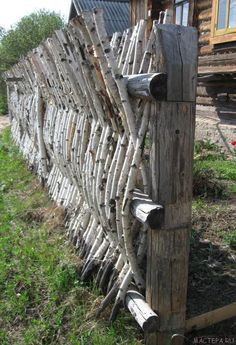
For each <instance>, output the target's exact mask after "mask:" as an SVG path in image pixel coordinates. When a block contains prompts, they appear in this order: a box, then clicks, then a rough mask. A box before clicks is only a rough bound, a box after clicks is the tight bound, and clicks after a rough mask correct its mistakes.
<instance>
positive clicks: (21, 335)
mask: <svg viewBox="0 0 236 345" xmlns="http://www.w3.org/2000/svg"><path fill="white" fill-rule="evenodd" d="M61 223H62V213H61V211H60V210H58V209H57V208H56V207H55V206H54V205H53V204H52V203H51V202H50V201H49V200H48V198H47V195H46V192H45V191H44V190H43V189H42V188H41V187H40V186H39V183H38V182H37V180H36V178H35V177H34V176H33V175H32V174H31V173H30V172H29V171H28V170H27V168H26V166H25V163H24V161H23V159H22V157H21V155H20V154H19V153H18V150H17V149H16V148H15V147H14V146H13V145H12V143H11V140H10V133H9V130H6V131H5V132H4V133H3V135H2V136H0V344H1V345H10V344H14V345H21V344H24V345H28V344H29V345H36V344H63V345H102V344H106V345H112V344H114V345H116V344H124V345H125V344H127V345H136V344H141V342H140V341H138V340H137V338H136V335H137V334H139V332H138V330H137V328H136V326H135V324H134V322H133V320H132V319H131V317H130V316H129V314H125V313H123V314H122V315H121V316H120V317H119V319H118V320H117V321H116V322H115V324H114V325H109V324H108V323H107V322H106V321H105V320H103V319H99V320H96V319H95V317H94V316H93V315H94V311H95V310H96V308H97V306H98V302H99V301H100V300H101V296H100V295H99V292H98V291H97V290H96V288H94V286H93V285H91V286H87V285H85V284H83V283H81V282H80V280H79V277H78V260H79V259H78V257H77V256H76V254H75V253H74V251H73V248H71V247H70V246H69V245H66V244H65V237H64V229H62V228H61V225H60V224H61ZM89 314H91V315H90V316H89Z"/></svg>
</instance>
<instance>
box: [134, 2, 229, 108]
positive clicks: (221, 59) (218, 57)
mask: <svg viewBox="0 0 236 345" xmlns="http://www.w3.org/2000/svg"><path fill="white" fill-rule="evenodd" d="M190 2H191V5H192V6H191V8H192V10H193V13H192V18H190V21H191V23H192V25H193V26H195V27H196V28H197V30H198V47H199V69H198V72H199V74H202V75H211V74H213V76H212V78H211V79H208V81H203V80H202V81H201V82H199V87H198V89H197V104H199V105H204V106H211V109H212V110H213V108H212V107H214V108H215V110H217V111H220V110H221V109H227V108H228V109H233V108H234V107H235V105H236V103H235V101H236V93H235V90H236V77H235V75H236V39H235V42H229V43H227V42H225V43H223V44H220V45H219V44H215V45H213V44H212V42H211V19H212V6H213V2H214V0H190ZM142 3H143V1H140V0H134V1H133V3H132V11H133V12H135V9H138V8H140V6H141V4H142ZM166 9H172V10H173V1H170V0H161V1H160V0H150V1H149V6H148V10H149V11H151V12H150V13H151V18H152V20H156V19H159V14H160V11H165V10H166ZM144 15H145V16H146V14H144ZM139 19H140V17H139ZM134 23H135V21H134ZM235 37H236V35H235ZM216 74H217V75H216ZM223 74H227V76H228V77H227V78H223V77H222V75H223ZM219 83H220V86H219Z"/></svg>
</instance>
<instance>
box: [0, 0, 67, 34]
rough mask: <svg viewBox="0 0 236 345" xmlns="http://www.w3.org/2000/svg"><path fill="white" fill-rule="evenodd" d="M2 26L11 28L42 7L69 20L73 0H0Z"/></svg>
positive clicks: (0, 23)
mask: <svg viewBox="0 0 236 345" xmlns="http://www.w3.org/2000/svg"><path fill="white" fill-rule="evenodd" d="M0 4H1V5H0V26H2V27H3V28H4V29H6V30H9V29H10V27H11V26H12V25H14V24H16V23H17V22H18V21H19V20H20V19H21V18H22V17H23V16H26V15H28V14H31V13H32V12H35V11H37V10H40V9H46V10H50V11H55V12H57V13H59V14H60V15H62V16H63V17H64V18H65V20H66V21H67V19H68V15H69V11H70V4H71V0H0Z"/></svg>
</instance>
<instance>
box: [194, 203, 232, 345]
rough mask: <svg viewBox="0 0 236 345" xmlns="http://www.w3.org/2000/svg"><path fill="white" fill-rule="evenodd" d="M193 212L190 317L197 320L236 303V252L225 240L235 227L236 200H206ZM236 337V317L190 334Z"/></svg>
mask: <svg viewBox="0 0 236 345" xmlns="http://www.w3.org/2000/svg"><path fill="white" fill-rule="evenodd" d="M205 203H206V204H205V206H204V207H203V208H200V209H199V210H198V209H194V210H193V222H192V227H193V232H192V238H191V250H190V258H189V282H188V305H187V317H188V318H190V317H194V316H197V315H201V314H203V313H206V312H209V311H211V310H214V309H217V308H220V307H223V306H225V305H227V304H230V303H233V302H235V301H236V251H235V250H233V249H231V248H230V247H229V246H228V245H227V244H226V243H225V241H224V238H225V234H226V233H227V232H230V231H232V230H235V228H236V197H231V198H228V199H227V200H206V201H205ZM204 335H214V336H224V337H226V336H235V335H236V318H233V319H229V320H227V321H224V322H221V323H218V324H216V325H214V326H212V327H209V328H206V329H204V330H200V331H198V332H193V333H192V334H189V335H187V337H188V340H189V341H190V342H192V340H193V338H194V337H195V336H204Z"/></svg>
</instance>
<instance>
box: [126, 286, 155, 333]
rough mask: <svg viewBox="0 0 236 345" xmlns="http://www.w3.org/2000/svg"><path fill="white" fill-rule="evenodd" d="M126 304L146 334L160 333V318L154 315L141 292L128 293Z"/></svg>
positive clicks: (131, 291) (132, 291) (130, 291)
mask: <svg viewBox="0 0 236 345" xmlns="http://www.w3.org/2000/svg"><path fill="white" fill-rule="evenodd" d="M125 304H126V307H127V308H128V309H129V311H130V313H131V314H132V315H133V317H134V318H135V320H136V321H137V323H138V324H139V326H140V327H141V328H142V330H143V331H144V332H145V333H152V332H156V331H158V329H159V323H160V320H159V316H158V315H157V314H156V313H154V311H153V310H152V309H151V308H150V306H149V305H148V304H147V302H146V301H145V298H144V297H143V296H142V295H141V294H140V293H139V292H137V291H135V290H129V291H127V293H126V297H125Z"/></svg>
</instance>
